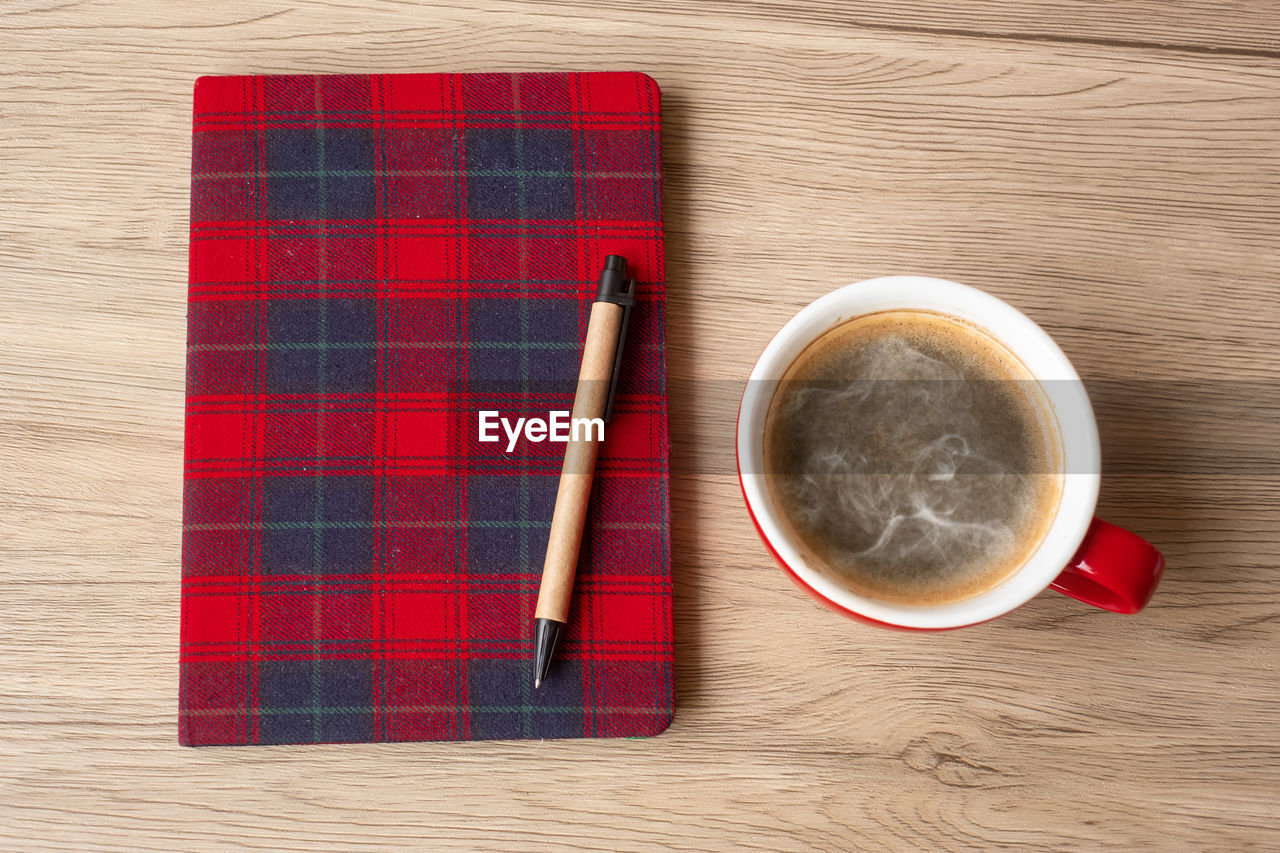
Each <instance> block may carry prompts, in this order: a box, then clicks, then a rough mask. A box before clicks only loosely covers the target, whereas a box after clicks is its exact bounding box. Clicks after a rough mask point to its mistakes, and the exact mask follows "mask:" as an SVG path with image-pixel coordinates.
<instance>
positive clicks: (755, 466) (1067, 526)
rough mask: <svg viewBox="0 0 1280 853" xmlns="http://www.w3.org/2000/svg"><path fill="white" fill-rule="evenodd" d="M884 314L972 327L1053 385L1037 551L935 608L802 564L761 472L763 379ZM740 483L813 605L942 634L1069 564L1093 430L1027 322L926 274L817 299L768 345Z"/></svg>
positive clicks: (1015, 603)
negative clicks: (1052, 441)
mask: <svg viewBox="0 0 1280 853" xmlns="http://www.w3.org/2000/svg"><path fill="white" fill-rule="evenodd" d="M890 310H928V311H935V312H937V313H941V314H943V315H946V316H950V317H953V318H957V319H960V320H962V321H965V322H967V323H969V324H971V325H974V326H976V327H977V328H979V329H981V330H982V331H983V332H985V333H986V334H988V335H989V336H991V337H993V338H994V339H996V340H997V341H998V342H1000V343H1001V344H1003V345H1004V346H1006V347H1007V348H1008V349H1009V350H1010V351H1011V352H1012V353H1013V354H1014V355H1015V356H1016V357H1017V358H1018V359H1019V360H1020V361H1021V362H1022V363H1023V364H1024V366H1026V367H1027V369H1028V370H1029V372H1030V373H1031V374H1032V376H1033V377H1034V378H1035V379H1036V380H1037V381H1039V382H1041V383H1042V384H1041V388H1042V389H1043V388H1044V385H1043V382H1044V381H1046V380H1071V381H1067V382H1053V383H1052V387H1053V391H1052V393H1046V399H1048V401H1049V405H1050V408H1051V409H1052V412H1051V414H1052V415H1053V416H1054V417H1056V418H1057V421H1058V428H1059V437H1060V439H1061V441H1060V444H1061V450H1062V457H1063V458H1062V464H1063V470H1064V471H1066V472H1072V473H1066V474H1064V475H1063V487H1062V493H1061V496H1060V498H1059V501H1058V508H1057V512H1056V513H1055V515H1054V518H1053V521H1052V522H1051V523H1050V525H1049V529H1048V530H1047V531H1046V532H1045V534H1044V536H1043V538H1042V540H1041V542H1040V544H1039V546H1037V548H1036V549H1035V550H1034V551H1033V552H1032V553H1031V554H1030V555H1029V556H1028V557H1027V559H1026V560H1025V561H1024V562H1023V564H1022V566H1021V567H1019V568H1018V569H1016V570H1015V571H1014V572H1012V573H1011V574H1010V575H1009V576H1008V577H1007V578H1005V580H1003V581H1001V582H1000V583H998V584H996V585H995V586H993V587H991V588H990V589H988V590H985V591H984V592H982V593H979V594H977V595H975V596H972V597H970V598H965V599H962V600H960V601H955V602H949V603H946V604H940V605H909V604H899V603H894V602H887V601H882V600H880V599H874V598H870V597H868V596H863V595H859V594H857V593H855V592H853V591H852V590H849V589H848V588H847V587H844V586H841V585H840V584H838V583H837V582H835V581H833V580H832V579H831V578H830V577H828V576H827V575H825V574H823V573H822V572H820V571H818V570H817V569H814V568H812V567H811V566H810V565H808V563H807V561H806V557H805V555H804V553H803V552H802V550H801V549H800V548H799V547H798V546H797V545H796V544H795V543H794V542H793V541H792V540H791V535H790V534H789V532H788V531H787V529H786V527H785V526H784V525H783V524H782V523H781V521H780V520H779V518H778V514H777V510H776V507H775V506H774V502H773V499H772V497H770V495H769V493H768V489H767V487H766V485H765V476H766V475H764V474H763V473H762V472H763V470H764V466H763V445H764V418H765V415H766V414H767V412H768V407H769V403H770V402H771V400H772V396H773V395H772V391H771V390H770V386H771V382H770V380H777V379H780V378H781V377H782V375H783V374H784V373H785V371H786V369H787V368H788V367H789V366H790V365H791V363H792V362H793V361H794V359H795V357H796V356H798V355H799V353H800V351H801V350H803V349H804V347H806V346H807V345H808V344H809V343H811V342H812V341H813V340H815V339H816V338H817V337H818V336H820V335H821V334H822V333H823V332H825V331H827V330H829V329H831V328H833V327H835V326H837V325H839V324H840V323H843V322H845V321H847V320H850V319H853V318H854V317H858V316H863V315H866V314H872V313H879V312H882V311H890ZM736 449H737V466H738V479H739V483H740V485H741V488H742V493H743V496H744V499H745V502H746V504H747V509H748V511H749V512H750V514H751V516H752V518H753V520H754V522H755V524H756V527H757V529H758V531H759V533H760V535H761V537H762V538H763V539H764V540H765V543H766V545H767V546H768V548H769V549H770V550H771V551H772V552H773V554H774V556H775V557H776V558H777V559H778V561H779V562H780V563H782V565H783V568H784V569H786V571H787V573H788V574H790V575H791V576H792V577H793V578H794V579H795V580H797V581H798V582H799V583H801V584H802V585H804V586H805V587H807V588H808V589H809V591H810V592H812V593H814V594H816V595H817V596H818V597H819V598H821V599H824V600H825V601H827V602H828V603H830V604H832V605H835V607H836V609H838V610H841V611H845V612H848V613H850V614H852V615H854V616H857V617H861V618H864V619H867V620H870V621H872V622H877V623H884V624H888V625H893V626H897V627H902V628H913V629H920V630H940V629H946V628H958V627H963V626H966V625H972V624H976V623H979V622H985V621H987V620H989V619H994V618H995V617H997V616H1001V615H1003V614H1005V613H1008V612H1009V611H1011V610H1013V609H1015V608H1017V607H1019V606H1021V605H1022V604H1025V603H1026V602H1027V601H1029V600H1031V599H1032V598H1034V597H1035V596H1036V595H1038V594H1039V593H1040V592H1042V591H1043V590H1044V589H1045V588H1047V587H1048V586H1049V584H1050V583H1051V582H1052V581H1053V580H1054V578H1056V577H1057V576H1058V575H1059V574H1060V573H1061V572H1062V570H1063V569H1064V568H1065V567H1066V566H1067V564H1068V563H1069V561H1070V560H1071V557H1072V556H1073V555H1074V554H1075V552H1076V550H1077V549H1078V547H1079V545H1080V542H1081V541H1082V540H1083V538H1084V535H1085V532H1086V531H1087V530H1088V527H1089V523H1090V521H1091V520H1092V518H1093V512H1094V509H1095V507H1096V505H1097V499H1098V487H1099V481H1100V476H1099V473H1100V452H1099V444H1098V431H1097V424H1096V421H1095V420H1094V416H1093V409H1092V406H1091V405H1090V403H1089V398H1088V395H1087V394H1086V393H1085V391H1084V386H1083V384H1082V383H1081V382H1080V377H1079V375H1078V374H1077V373H1076V371H1075V368H1074V367H1072V365H1071V362H1070V361H1069V360H1068V359H1067V357H1066V355H1065V354H1064V353H1063V352H1062V350H1061V349H1060V348H1059V347H1058V345H1057V344H1056V343H1054V341H1053V339H1052V338H1050V337H1049V335H1048V333H1047V332H1045V331H1044V330H1043V329H1041V328H1040V327H1039V326H1038V325H1036V323H1035V322H1034V321H1032V320H1031V319H1030V318H1029V317H1027V316H1026V315H1025V314H1023V313H1022V312H1020V311H1018V310H1017V309H1016V308H1014V307H1013V306H1012V305H1009V304H1008V303H1007V302H1005V301H1003V300H1001V299H999V298H998V297H996V296H992V295H991V294H989V293H986V292H985V291H982V290H978V289H977V288H974V287H970V286H969V285H965V284H960V283H958V282H954V281H949V280H946V279H940V278H933V277H929V276H915V275H900V276H882V277H878V278H872V279H866V280H864V281H859V282H854V283H852V284H848V285H845V286H843V287H840V288H837V289H836V290H833V291H831V292H830V293H827V294H826V295H824V296H821V297H819V298H818V299H816V300H814V301H813V302H811V303H809V305H807V306H805V307H804V308H802V309H801V310H800V311H799V312H798V313H796V314H795V315H794V316H793V317H792V318H791V319H790V320H788V321H787V323H786V324H784V325H783V326H782V328H781V329H780V330H779V331H778V332H777V333H776V334H775V335H774V336H773V337H772V338H771V339H770V341H769V343H768V344H767V345H766V346H765V348H764V350H763V352H761V354H760V357H759V358H758V359H757V360H756V364H755V366H754V367H753V368H752V371H751V374H750V376H749V377H748V380H747V384H746V388H745V389H744V391H743V396H742V401H741V403H740V405H739V408H738V421H737V426H736Z"/></svg>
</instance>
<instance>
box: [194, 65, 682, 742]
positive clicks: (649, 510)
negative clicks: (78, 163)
mask: <svg viewBox="0 0 1280 853" xmlns="http://www.w3.org/2000/svg"><path fill="white" fill-rule="evenodd" d="M658 100H659V93H658V88H657V86H656V85H655V84H654V83H653V81H652V80H650V79H649V78H648V77H646V76H644V75H642V74H637V73H591V74H459V75H451V74H404V75H385V76H378V75H374V76H321V77H303V76H297V77H294V76H287V77H205V78H201V79H200V80H199V81H197V83H196V87H195V116H194V127H193V155H192V189H191V266H190V290H189V315H188V362H187V408H186V462H185V472H184V485H185V491H184V518H183V550H182V563H183V576H182V642H181V686H180V713H179V732H180V734H179V736H180V739H181V741H182V743H184V744H191V745H199V744H254V743H259V744H269V743H315V742H337V741H404V740H474V739H486V738H541V737H622V736H634V735H653V734H657V733H658V732H660V731H662V730H663V729H664V728H665V727H666V725H667V723H668V722H669V721H670V718H671V714H672V710H673V702H674V691H673V686H672V672H671V668H672V630H671V628H672V625H671V623H672V608H671V560H670V523H669V503H668V479H669V474H668V437H667V398H666V360H665V337H664V335H665V332H664V329H665V318H664V307H665V292H664V281H663V242H662V196H661V193H662V187H661V164H660V157H659V104H658ZM609 254H620V255H624V256H625V257H626V258H627V260H628V261H629V263H630V269H631V272H632V274H634V275H635V277H636V278H637V279H639V281H640V282H641V286H640V288H639V296H638V304H637V306H636V308H635V311H634V313H633V317H632V321H631V327H630V331H629V334H628V339H627V343H626V356H625V366H624V370H623V373H622V376H621V386H620V388H619V392H618V399H617V402H616V405H615V411H614V418H613V421H612V422H611V423H610V425H609V427H608V429H607V431H606V436H605V442H604V445H603V447H602V449H601V454H600V461H599V466H598V469H597V479H596V483H595V488H594V493H593V498H592V506H591V510H590V516H589V520H588V524H587V527H588V532H587V536H586V539H585V540H584V542H583V548H582V556H581V559H580V563H579V568H578V581H577V588H576V591H575V597H574V602H573V610H572V616H571V622H570V628H569V631H568V634H567V636H566V637H565V638H564V639H563V640H562V649H561V651H560V652H559V653H558V655H557V663H556V666H555V667H554V668H553V670H552V673H551V674H550V676H549V677H548V680H547V681H546V682H545V683H544V685H543V687H542V689H540V690H537V691H535V690H534V689H533V687H532V684H531V629H532V622H533V607H534V601H535V599H536V596H537V588H538V581H539V576H540V572H541V566H542V557H543V553H544V550H545V548H546V543H547V531H548V526H549V523H550V519H551V510H552V505H553V502H554V496H555V489H556V484H557V478H558V474H559V465H560V460H561V458H562V456H563V452H564V445H563V444H558V443H551V442H546V441H544V442H531V441H528V440H525V439H521V440H519V441H518V442H517V444H516V447H515V448H514V449H513V451H512V452H511V453H508V452H507V443H508V442H507V439H506V438H505V436H504V437H503V438H502V440H500V441H498V442H496V443H483V442H480V441H478V440H477V439H478V412H479V411H480V410H495V411H498V412H500V413H501V414H502V415H503V416H506V417H509V418H510V419H511V420H514V419H515V418H517V417H521V416H533V415H537V416H539V417H543V418H546V417H547V415H548V412H550V411H553V410H567V409H569V408H570V407H571V403H572V390H573V379H574V377H576V375H577V367H578V360H579V357H580V347H581V344H582V340H583V337H584V334H585V330H586V323H587V316H588V312H589V309H590V302H591V298H592V295H593V294H594V289H595V280H596V277H597V275H598V273H599V270H600V267H601V264H602V262H603V259H604V257H605V256H606V255H609Z"/></svg>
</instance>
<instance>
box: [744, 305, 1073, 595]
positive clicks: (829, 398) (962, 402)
mask: <svg viewBox="0 0 1280 853" xmlns="http://www.w3.org/2000/svg"><path fill="white" fill-rule="evenodd" d="M1049 411H1050V410H1049V408H1048V406H1047V403H1046V401H1045V399H1044V396H1043V392H1042V390H1041V388H1040V386H1039V385H1038V383H1037V382H1036V381H1035V380H1034V379H1033V378H1032V377H1031V375H1030V374H1029V373H1028V371H1027V370H1026V368H1025V367H1023V366H1022V364H1021V363H1020V362H1019V361H1018V360H1017V359H1016V358H1015V357H1014V356H1013V355H1012V353H1010V352H1008V351H1007V350H1006V349H1005V348H1004V347H1003V345H1001V344H1000V343H998V342H996V341H995V340H993V339H992V338H990V337H988V336H987V335H986V334H985V333H983V332H981V331H979V330H977V329H976V328H974V327H972V326H970V325H968V324H966V323H963V322H960V321H958V320H954V319H951V318H949V317H945V316H943V315H940V314H935V313H932V312H925V311H890V312H884V313H881V314H872V315H869V316H865V317H859V318H856V319H854V320H850V321H848V322H846V323H843V324H841V325H839V326H837V327H835V328H833V329H832V330H830V331H829V332H827V333H826V334H824V335H823V336H822V337H820V338H819V339H818V340H816V341H815V342H814V343H813V344H811V345H810V346H809V347H808V348H807V349H806V350H805V351H804V352H803V353H801V354H800V356H799V357H798V358H797V359H796V360H795V362H794V363H792V365H791V366H790V367H789V368H788V369H787V373H786V375H785V376H784V377H783V379H782V381H781V382H780V383H779V384H778V388H777V390H776V391H775V392H774V395H773V400H772V402H771V404H770V408H769V413H768V417H767V420H766V422H765V470H766V472H767V473H768V474H769V477H768V482H769V490H770V493H771V495H772V497H773V500H774V503H775V504H776V505H777V507H778V509H779V510H780V512H781V515H782V516H783V517H784V518H785V520H786V522H787V523H788V524H789V525H790V527H791V528H792V531H793V533H794V536H795V539H796V540H797V542H798V544H799V545H800V546H801V549H802V550H803V551H805V552H807V553H808V555H809V563H810V565H812V566H813V567H814V568H816V569H818V570H820V571H823V572H824V573H826V574H828V575H829V576H831V577H833V578H834V579H836V580H837V581H839V582H840V583H842V584H843V585H845V586H846V587H848V588H850V589H852V590H853V591H855V592H857V593H860V594H862V595H866V596H870V597H874V598H879V599H883V600H886V601H893V602H900V603H908V604H922V605H929V604H942V603H946V602H950V601H957V600H960V599H963V598H967V597H969V596H972V595H976V594H978V593H981V592H984V591H986V590H988V589H990V588H991V587H993V586H995V585H996V584H998V583H1000V582H1001V581H1003V580H1004V579H1005V578H1006V577H1008V576H1009V575H1010V574H1011V573H1012V572H1014V571H1015V570H1016V569H1017V568H1018V567H1020V566H1021V565H1022V564H1023V562H1024V561H1025V560H1026V558H1027V557H1028V556H1030V554H1031V553H1033V552H1034V551H1035V549H1036V547H1037V546H1038V545H1039V544H1040V541H1041V539H1042V538H1043V537H1044V534H1045V532H1046V530H1047V529H1048V526H1049V522H1050V521H1051V520H1052V517H1053V515H1054V512H1055V511H1056V509H1057V504H1058V499H1059V496H1060V494H1061V490H1062V475H1061V470H1060V469H1061V451H1060V450H1059V449H1058V443H1057V438H1056V427H1051V426H1050V423H1049V421H1051V420H1052V415H1051V414H1048V413H1049Z"/></svg>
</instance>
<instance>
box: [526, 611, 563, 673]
mask: <svg viewBox="0 0 1280 853" xmlns="http://www.w3.org/2000/svg"><path fill="white" fill-rule="evenodd" d="M563 627H564V623H563V622H557V621H556V620H554V619H534V620H533V686H534V688H538V687H541V686H542V682H543V681H545V680H546V678H547V671H548V670H550V669H551V656H552V655H553V654H555V651H556V640H558V639H560V629H561V628H563Z"/></svg>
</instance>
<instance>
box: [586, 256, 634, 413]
mask: <svg viewBox="0 0 1280 853" xmlns="http://www.w3.org/2000/svg"><path fill="white" fill-rule="evenodd" d="M624 286H625V287H626V289H625V290H623V287H624ZM596 302H612V303H613V304H615V305H621V306H622V323H621V324H620V325H619V327H618V348H617V350H616V352H615V354H614V357H613V376H612V378H611V379H610V380H609V400H608V402H606V403H605V406H604V422H605V423H609V420H610V419H611V418H612V417H613V400H614V397H616V396H617V395H618V374H620V373H621V372H622V348H623V347H624V346H625V345H626V342H627V326H628V325H630V323H631V309H632V308H634V307H635V305H636V280H635V279H634V278H632V279H628V278H627V259H626V258H624V257H622V255H610V256H609V257H607V258H605V259H604V269H603V270H601V272H600V286H599V287H598V288H596Z"/></svg>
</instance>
